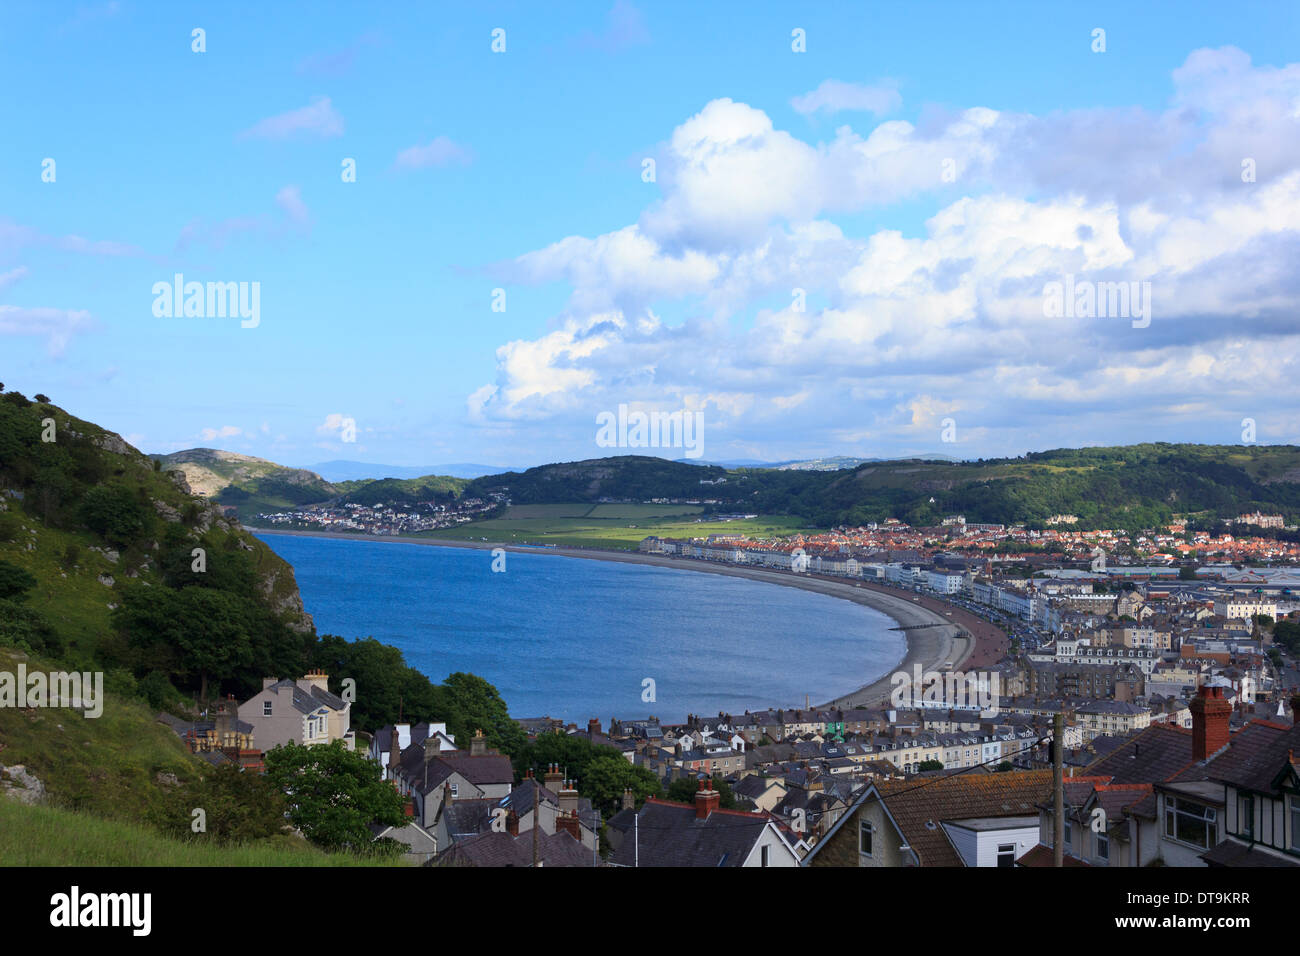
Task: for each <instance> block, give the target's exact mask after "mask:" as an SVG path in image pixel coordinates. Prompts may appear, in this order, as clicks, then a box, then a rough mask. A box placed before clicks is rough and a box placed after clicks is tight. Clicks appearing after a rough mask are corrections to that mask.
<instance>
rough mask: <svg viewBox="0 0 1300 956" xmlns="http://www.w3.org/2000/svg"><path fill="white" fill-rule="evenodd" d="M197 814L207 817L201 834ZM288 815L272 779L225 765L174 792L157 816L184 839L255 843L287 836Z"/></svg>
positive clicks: (282, 796) (158, 820)
mask: <svg viewBox="0 0 1300 956" xmlns="http://www.w3.org/2000/svg"><path fill="white" fill-rule="evenodd" d="M195 810H202V811H203V817H202V818H201V819H202V820H203V829H202V830H201V831H198V832H196V831H195V829H194V822H195V820H196V817H195V815H194V811H195ZM284 813H285V802H284V795H283V794H282V793H281V792H280V791H279V790H278V789H277V788H276V786H275V784H274V783H273V782H272V781H271V780H270V779H269V778H267V777H264V776H262V775H261V774H256V773H248V772H245V771H244V770H241V769H240V768H239V767H237V766H235V765H234V764H224V765H222V766H220V767H216V768H214V769H213V770H211V771H210V772H209V773H208V774H207V775H206V776H204V777H202V778H200V779H197V780H192V781H190V782H189V783H187V784H185V785H183V786H180V787H176V788H175V789H173V790H172V791H171V792H170V793H169V794H168V795H167V797H166V799H164V800H163V802H162V805H161V808H160V810H159V811H158V812H157V814H156V816H157V822H158V824H159V825H160V826H161V827H162V828H163V829H164V830H168V831H170V832H172V833H174V834H176V835H178V836H181V837H185V838H197V839H208V840H212V841H214V842H216V843H249V842H252V841H254V840H264V839H267V838H268V837H273V836H276V835H277V834H279V833H280V832H281V831H282V830H284V828H285V825H286V821H285V817H284Z"/></svg>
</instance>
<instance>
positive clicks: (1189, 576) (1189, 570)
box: [1178, 564, 1196, 581]
mask: <svg viewBox="0 0 1300 956" xmlns="http://www.w3.org/2000/svg"><path fill="white" fill-rule="evenodd" d="M1178 580H1180V581H1195V580H1196V566H1195V565H1192V564H1184V565H1183V566H1182V567H1181V568H1179V569H1178Z"/></svg>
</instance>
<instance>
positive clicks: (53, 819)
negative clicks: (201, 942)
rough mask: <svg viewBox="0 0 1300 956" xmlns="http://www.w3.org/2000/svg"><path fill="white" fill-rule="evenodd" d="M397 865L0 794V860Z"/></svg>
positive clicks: (299, 843)
mask: <svg viewBox="0 0 1300 956" xmlns="http://www.w3.org/2000/svg"><path fill="white" fill-rule="evenodd" d="M375 865H380V866H401V865H403V864H401V863H400V862H397V861H390V860H380V861H375V860H371V859H366V858H361V857H355V856H352V855H350V854H346V853H324V852H322V851H320V850H317V849H316V848H314V847H312V846H310V845H309V844H307V843H306V842H305V841H303V840H301V839H300V838H294V837H289V836H285V837H284V838H277V842H275V843H268V844H267V845H264V846H252V845H250V846H226V847H223V846H218V845H216V844H213V843H206V842H198V841H194V842H190V841H183V840H175V839H172V838H170V837H167V836H164V835H162V834H161V833H159V832H158V831H156V830H153V829H150V828H149V827H146V826H142V825H140V824H136V823H127V822H123V821H120V820H106V819H103V818H101V817H96V816H92V815H90V814H87V813H77V812H75V811H72V810H63V809H60V808H58V807H52V806H26V805H24V804H21V803H18V802H16V801H14V800H6V799H0V866H375Z"/></svg>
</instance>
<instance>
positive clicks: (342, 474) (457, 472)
mask: <svg viewBox="0 0 1300 956" xmlns="http://www.w3.org/2000/svg"><path fill="white" fill-rule="evenodd" d="M305 467H306V469H307V470H308V471H314V472H315V473H316V474H318V475H320V476H321V477H322V478H324V479H325V480H326V481H364V480H367V479H377V478H423V477H424V476H425V475H447V476H449V477H452V478H481V477H483V476H484V475H499V474H501V473H502V472H504V471H522V470H523V468H522V467H520V466H518V465H510V466H500V465H476V464H472V463H468V462H455V463H453V464H450V465H375V464H370V463H368V462H364V461H344V460H338V461H323V462H321V463H320V464H317V465H306V466H305Z"/></svg>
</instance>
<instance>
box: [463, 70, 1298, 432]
mask: <svg viewBox="0 0 1300 956" xmlns="http://www.w3.org/2000/svg"><path fill="white" fill-rule="evenodd" d="M1174 87H1175V92H1174V95H1173V97H1172V98H1171V102H1170V105H1169V107H1168V109H1166V110H1165V111H1163V112H1155V113H1152V112H1149V111H1145V110H1137V109H1105V110H1075V111H1066V112H1063V113H1059V114H1051V115H1047V116H1041V117H1040V116H1033V115H1028V114H1010V113H1000V112H997V111H994V110H989V109H986V108H983V107H978V106H975V107H970V108H967V109H963V110H960V111H957V112H948V113H935V114H933V115H929V114H923V115H925V116H926V118H925V119H924V120H923V121H920V122H918V123H917V124H915V125H914V124H911V123H906V122H899V121H890V122H883V123H879V124H878V125H876V126H875V127H874V128H872V129H870V130H869V131H867V132H866V133H865V134H859V133H858V132H855V131H854V130H853V129H852V128H850V127H848V126H844V127H841V128H839V129H837V130H836V131H835V134H834V137H833V139H832V140H831V141H830V142H827V143H818V144H810V143H807V142H804V141H803V140H801V139H798V138H796V137H795V136H794V135H792V134H791V133H789V132H787V131H784V130H779V129H776V128H775V127H774V125H773V123H772V121H771V119H770V118H769V117H768V116H767V115H766V114H765V113H764V112H763V111H761V110H759V109H756V108H754V107H753V106H750V105H747V104H744V103H737V102H734V101H732V100H728V99H720V100H715V101H713V102H711V103H709V104H707V105H706V106H705V107H704V108H703V109H702V110H701V111H700V112H699V113H697V114H696V115H694V116H691V117H689V118H688V119H686V120H685V121H684V122H683V123H682V124H681V125H679V126H678V127H677V129H676V130H674V131H673V133H672V136H671V137H670V139H669V141H668V143H667V144H666V146H665V147H664V152H663V154H662V158H661V159H660V163H659V171H660V175H659V178H658V184H659V187H660V189H661V190H662V196H661V198H660V199H659V200H658V201H657V202H655V203H654V204H652V205H651V206H650V207H648V208H647V209H646V210H644V212H643V213H642V215H641V216H640V218H639V220H638V222H636V223H635V224H631V225H627V226H624V227H623V228H620V229H616V230H614V231H611V232H608V233H606V234H604V235H599V236H595V237H583V236H569V237H567V238H565V239H561V240H559V241H557V242H555V243H553V244H551V245H549V246H546V247H544V248H541V249H538V250H536V251H534V252H530V253H526V254H525V255H522V256H520V257H519V258H518V259H516V260H514V261H513V262H511V263H507V264H505V265H503V266H501V267H500V269H501V271H503V272H504V274H505V275H506V277H507V278H508V279H510V280H511V281H517V282H524V283H527V282H535V283H542V282H550V281H555V280H562V281H565V282H567V283H568V284H569V285H570V287H571V294H570V298H569V301H568V302H567V304H566V306H565V309H564V311H563V312H562V313H561V314H560V315H558V316H556V317H555V318H554V319H553V321H552V324H551V327H550V329H549V330H548V331H546V332H545V333H544V334H540V335H539V336H537V337H535V338H531V339H530V338H526V337H525V338H520V339H516V340H514V341H511V342H509V343H507V344H506V345H503V346H502V347H501V348H500V349H498V352H497V368H496V376H495V379H494V381H492V382H491V383H489V384H485V385H483V386H482V387H481V388H479V389H478V390H476V391H475V392H474V394H473V395H472V396H470V398H469V405H470V417H471V420H472V421H475V422H478V423H482V424H485V425H492V424H505V423H518V422H525V421H526V422H529V423H531V424H530V428H542V427H552V428H556V429H560V430H563V429H564V428H570V429H573V430H577V429H584V428H586V425H587V422H588V421H589V419H590V412H591V410H592V409H593V408H594V409H601V408H610V407H615V406H616V405H617V404H618V403H619V402H624V401H626V402H634V401H640V402H644V403H647V404H650V405H653V406H655V407H671V405H672V403H674V402H676V403H679V407H680V403H681V402H683V401H684V400H685V397H686V396H694V399H693V400H698V401H700V402H702V403H703V404H704V406H705V407H706V408H707V409H708V410H709V414H710V416H711V419H710V424H709V427H710V434H711V438H710V445H711V448H712V449H714V451H713V452H712V453H713V454H717V453H718V449H719V448H720V447H723V446H722V444H721V441H720V440H721V438H722V437H727V438H729V439H730V440H732V441H734V442H735V443H736V445H737V447H739V446H745V445H752V444H753V440H754V436H755V435H756V434H759V433H760V432H761V433H762V434H765V435H767V434H771V431H770V429H772V428H780V429H782V430H783V431H784V433H786V434H796V435H804V434H811V435H816V436H821V440H822V441H824V442H829V441H831V440H852V441H855V442H863V443H868V442H870V443H875V444H878V445H880V446H881V447H882V450H883V449H884V448H888V449H890V450H901V449H907V450H911V451H936V450H944V451H948V452H950V453H954V454H960V453H963V451H964V449H953V448H947V449H940V448H939V447H938V441H939V435H938V425H937V423H938V422H939V421H941V420H942V419H943V418H944V417H946V416H949V415H951V416H952V417H954V418H955V419H956V420H957V421H958V426H959V427H958V433H959V435H960V436H963V437H962V438H961V440H962V441H967V442H970V441H975V440H979V441H987V442H991V443H1001V447H1002V448H1003V449H1006V450H1012V451H1015V450H1022V449H1024V448H1027V447H1034V446H1038V447H1043V446H1044V445H1059V444H1062V443H1065V442H1067V441H1070V440H1073V441H1075V443H1080V444H1081V443H1084V440H1085V439H1087V440H1088V441H1091V442H1096V441H1114V440H1115V439H1116V434H1115V429H1117V428H1120V427H1122V426H1123V424H1124V423H1125V422H1129V423H1130V425H1131V427H1132V428H1133V429H1135V430H1140V429H1144V428H1145V429H1150V428H1151V423H1152V422H1153V421H1155V420H1157V419H1154V418H1152V417H1151V416H1153V415H1159V416H1163V417H1161V418H1160V419H1159V420H1160V421H1162V422H1164V423H1166V425H1167V428H1168V429H1169V433H1170V435H1176V434H1178V429H1179V428H1186V429H1191V428H1199V429H1201V431H1200V432H1198V433H1197V434H1198V435H1199V437H1200V438H1201V440H1207V441H1215V440H1222V441H1225V442H1226V441H1235V440H1237V439H1236V438H1234V437H1233V433H1232V432H1230V431H1227V430H1225V432H1224V434H1223V435H1221V436H1216V435H1215V434H1214V433H1211V432H1206V431H1205V429H1206V428H1207V427H1210V426H1208V425H1207V423H1206V417H1205V409H1207V408H1208V409H1214V410H1216V411H1217V412H1218V414H1219V416H1220V417H1223V418H1224V421H1225V422H1228V420H1229V419H1231V418H1232V417H1233V416H1236V419H1235V420H1236V421H1238V422H1239V421H1240V418H1241V417H1242V415H1245V414H1250V415H1252V417H1255V418H1257V419H1258V420H1260V421H1261V422H1263V421H1265V420H1269V419H1270V416H1272V420H1275V421H1276V422H1277V423H1278V424H1277V425H1276V426H1275V427H1277V428H1278V429H1281V431H1283V432H1286V431H1287V427H1288V426H1286V424H1285V422H1286V421H1287V420H1288V419H1287V417H1286V416H1287V414H1288V412H1289V415H1290V420H1291V421H1292V423H1294V421H1295V420H1298V419H1300V416H1297V414H1296V412H1297V407H1296V404H1297V403H1296V402H1295V400H1294V399H1291V398H1290V396H1291V395H1292V394H1293V393H1294V389H1293V388H1291V387H1290V383H1291V382H1292V381H1294V378H1295V376H1296V374H1297V372H1300V368H1297V366H1298V365H1300V358H1298V356H1300V327H1297V326H1296V324H1295V322H1294V315H1295V314H1296V311H1297V309H1300V277H1298V276H1297V275H1296V274H1295V270H1294V263H1295V262H1296V261H1298V260H1300V124H1297V123H1296V122H1295V119H1294V116H1293V115H1292V114H1293V113H1294V112H1295V108H1296V104H1297V102H1300V67H1298V66H1296V65H1290V66H1287V67H1285V68H1281V69H1275V68H1271V67H1261V68H1256V67H1253V66H1252V65H1251V64H1250V60H1249V58H1248V57H1246V56H1245V54H1243V53H1241V52H1240V51H1235V50H1232V49H1226V50H1217V51H1197V52H1195V53H1193V54H1192V55H1191V56H1189V57H1188V59H1187V61H1186V63H1185V64H1184V65H1183V67H1181V68H1179V70H1177V71H1175V72H1174ZM843 93H844V91H843V90H840V89H839V88H838V87H834V86H828V85H827V84H823V85H822V87H819V90H817V91H814V93H812V94H808V96H809V97H812V99H808V98H801V104H802V105H803V106H805V107H807V108H808V110H809V111H813V110H822V109H826V110H829V109H832V108H834V104H835V103H836V102H845V101H846V100H844V99H840V100H838V101H837V100H836V99H835V97H836V96H838V95H840V94H843ZM818 94H820V96H818ZM845 95H846V96H847V94H845ZM1246 142H1248V143H1250V144H1251V145H1250V148H1251V149H1252V150H1254V151H1255V153H1256V154H1257V159H1258V167H1259V181H1258V182H1255V183H1243V182H1242V181H1241V178H1240V169H1241V165H1240V160H1241V156H1242V147H1241V143H1246ZM1099 156H1100V157H1104V161H1102V162H1099V161H1098V157H1099ZM948 159H951V160H952V161H953V163H952V167H951V168H952V169H953V170H954V171H955V172H956V177H955V181H952V182H948V181H945V179H944V177H943V175H942V174H943V171H944V169H945V160H948ZM924 194H930V195H932V196H933V197H934V199H935V201H936V202H938V203H939V205H938V206H937V209H936V211H935V212H934V214H933V215H932V216H931V217H930V218H929V219H928V220H927V221H926V223H925V226H924V229H923V230H922V231H920V233H919V234H907V233H904V232H903V231H900V230H897V229H889V228H876V229H874V230H873V231H871V232H868V233H866V234H862V235H846V234H845V231H844V229H843V227H842V226H841V225H839V224H838V223H836V222H834V221H833V220H834V218H835V217H836V216H837V215H839V214H843V213H854V212H858V211H861V210H863V209H867V208H870V207H876V206H887V205H889V204H891V203H894V202H897V201H900V200H906V199H913V198H915V197H917V196H918V195H924ZM1067 275H1072V276H1075V277H1077V278H1079V279H1081V280H1087V281H1094V282H1103V281H1117V282H1118V281H1123V282H1139V283H1141V282H1149V283H1150V285H1151V290H1152V309H1153V315H1152V322H1151V325H1150V326H1149V327H1148V328H1135V327H1133V324H1132V322H1131V321H1129V319H1128V317H1104V316H1103V317H1098V318H1089V319H1049V318H1047V317H1046V315H1045V313H1044V307H1043V289H1044V286H1045V284H1046V283H1048V282H1053V281H1061V280H1063V279H1064V277H1065V276H1067ZM795 288H799V289H802V290H804V293H805V296H806V301H805V302H804V308H803V309H802V310H800V309H799V307H798V305H797V304H796V299H795V297H794V296H793V294H792V293H793V290H794V289H795ZM666 308H673V309H675V310H676V311H677V312H679V313H681V314H684V316H685V318H684V319H683V320H682V321H679V322H677V323H676V324H672V325H669V324H666V323H664V322H662V321H661V320H660V319H659V318H658V317H657V315H658V314H662V313H663V311H664V310H665V309H666ZM701 310H704V312H703V314H701ZM1265 395H1266V396H1269V398H1268V400H1267V401H1264V400H1262V399H1261V398H1260V396H1265ZM1282 396H1286V397H1285V398H1283V397H1282ZM1260 405H1265V406H1266V407H1265V408H1262V409H1261V408H1260V407H1259V406H1260ZM1144 415H1145V416H1146V417H1144ZM1197 416H1200V418H1199V419H1198V417H1197ZM715 426H716V427H715ZM760 426H761V427H760ZM717 427H721V429H722V434H721V435H720V434H719V431H718V430H717ZM747 429H749V431H747ZM1107 429H1110V431H1109V432H1107ZM1225 429H1226V425H1225ZM1237 431H1238V432H1239V429H1237ZM1290 432H1294V425H1292V426H1291V427H1290ZM1137 433H1138V434H1144V433H1142V432H1140V431H1138V432H1137ZM1184 434H1185V432H1184ZM1286 437H1293V436H1291V435H1290V434H1289V433H1288V434H1287V436H1286ZM1273 440H1280V437H1274V438H1273ZM823 447H825V446H823ZM864 450H865V449H864Z"/></svg>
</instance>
